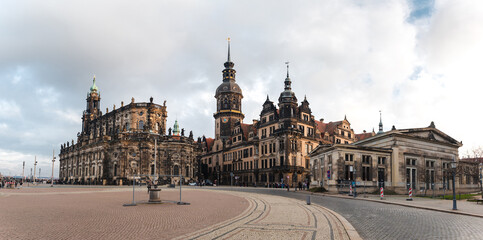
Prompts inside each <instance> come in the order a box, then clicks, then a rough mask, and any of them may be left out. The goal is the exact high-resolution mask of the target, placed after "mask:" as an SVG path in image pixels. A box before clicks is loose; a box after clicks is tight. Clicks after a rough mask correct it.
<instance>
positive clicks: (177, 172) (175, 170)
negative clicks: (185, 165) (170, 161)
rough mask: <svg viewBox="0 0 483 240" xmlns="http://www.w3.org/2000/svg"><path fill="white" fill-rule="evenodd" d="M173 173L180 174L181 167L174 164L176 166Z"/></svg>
mask: <svg viewBox="0 0 483 240" xmlns="http://www.w3.org/2000/svg"><path fill="white" fill-rule="evenodd" d="M173 175H179V167H178V165H174V167H173Z"/></svg>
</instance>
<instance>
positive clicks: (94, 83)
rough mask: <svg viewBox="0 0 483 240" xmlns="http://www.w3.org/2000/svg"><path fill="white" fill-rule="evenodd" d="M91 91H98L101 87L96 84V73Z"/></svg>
mask: <svg viewBox="0 0 483 240" xmlns="http://www.w3.org/2000/svg"><path fill="white" fill-rule="evenodd" d="M90 90H91V92H97V91H98V90H99V89H98V88H97V86H96V75H94V79H92V86H91V89H90Z"/></svg>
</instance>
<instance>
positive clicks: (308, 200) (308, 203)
mask: <svg viewBox="0 0 483 240" xmlns="http://www.w3.org/2000/svg"><path fill="white" fill-rule="evenodd" d="M307 205H310V195H308V196H307Z"/></svg>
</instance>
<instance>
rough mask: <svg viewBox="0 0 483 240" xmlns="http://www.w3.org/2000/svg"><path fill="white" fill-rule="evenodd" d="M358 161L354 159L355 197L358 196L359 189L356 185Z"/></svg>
mask: <svg viewBox="0 0 483 240" xmlns="http://www.w3.org/2000/svg"><path fill="white" fill-rule="evenodd" d="M356 166H357V161H354V198H356V197H357V190H356V187H357V177H356V171H357V170H356V169H357V167H356Z"/></svg>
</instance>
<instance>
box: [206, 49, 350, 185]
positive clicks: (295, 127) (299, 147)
mask: <svg viewBox="0 0 483 240" xmlns="http://www.w3.org/2000/svg"><path fill="white" fill-rule="evenodd" d="M224 66H225V69H224V70H223V81H222V83H221V84H220V86H219V87H218V88H217V89H216V92H215V99H216V112H215V113H214V115H213V116H214V118H215V137H214V138H213V139H212V138H203V141H202V142H203V155H202V156H201V173H202V178H206V179H210V180H212V181H214V182H217V183H219V184H227V185H230V184H238V185H242V184H243V185H250V186H252V185H265V186H266V185H270V184H274V183H277V184H281V183H284V184H287V183H288V184H289V185H291V186H293V185H294V184H297V183H298V182H306V181H309V180H310V179H311V178H312V177H311V172H310V161H309V157H308V154H309V153H310V152H311V151H312V150H313V149H315V147H316V146H317V145H318V144H319V143H332V142H340V141H343V143H347V144H349V143H352V142H353V141H355V135H354V132H353V130H352V129H351V128H350V123H349V122H348V121H347V119H344V121H339V122H335V123H333V122H330V123H323V121H317V120H315V118H314V116H313V115H312V111H311V109H310V106H309V102H308V101H307V99H306V98H304V100H303V101H302V102H301V103H300V104H299V103H298V100H297V97H296V96H295V93H294V92H293V91H292V86H291V84H292V81H291V79H290V76H289V71H288V70H289V69H288V65H287V76H286V78H285V81H284V87H283V91H282V92H281V94H280V96H279V98H278V103H277V106H278V107H277V106H276V105H275V104H274V103H273V102H272V101H270V99H269V97H268V96H267V100H266V101H265V103H263V105H262V110H261V112H260V118H259V119H256V120H253V122H252V123H250V124H246V123H243V119H244V115H243V112H242V98H243V94H242V90H241V88H240V86H239V85H238V84H237V83H236V80H235V74H236V71H235V70H234V69H233V67H234V63H233V62H232V61H231V58H230V46H229V45H228V60H227V62H225V64H224Z"/></svg>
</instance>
